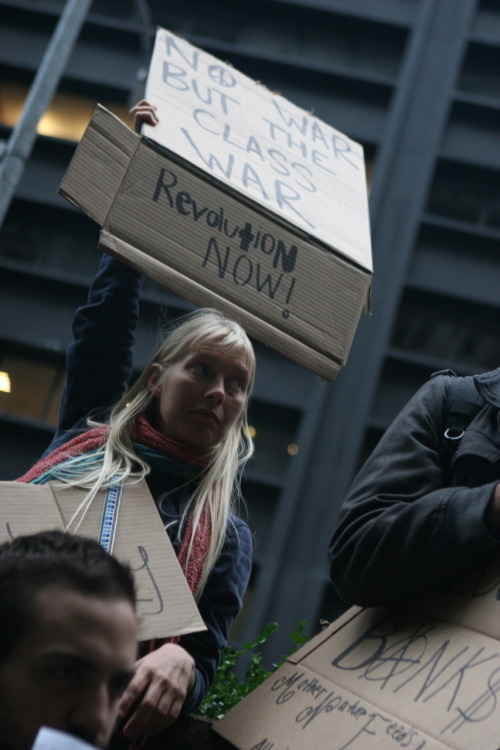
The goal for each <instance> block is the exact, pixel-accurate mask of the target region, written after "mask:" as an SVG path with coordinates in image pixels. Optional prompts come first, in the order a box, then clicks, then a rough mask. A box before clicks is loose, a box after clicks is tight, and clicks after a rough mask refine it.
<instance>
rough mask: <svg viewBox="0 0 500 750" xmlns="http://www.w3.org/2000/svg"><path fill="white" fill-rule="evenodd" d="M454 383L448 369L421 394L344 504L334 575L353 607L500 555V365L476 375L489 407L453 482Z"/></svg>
mask: <svg viewBox="0 0 500 750" xmlns="http://www.w3.org/2000/svg"><path fill="white" fill-rule="evenodd" d="M453 378H454V375H453V374H452V373H447V374H439V373H438V374H437V375H436V376H434V377H433V378H431V379H430V380H429V381H428V382H427V383H426V384H425V385H424V386H423V387H422V388H421V389H420V390H419V391H418V392H417V393H416V394H415V395H414V396H413V398H412V399H411V400H410V401H409V403H408V404H407V405H406V407H405V408H404V409H403V410H402V411H401V413H400V414H399V415H398V416H397V417H396V419H395V420H394V422H393V423H392V425H391V426H390V427H389V428H388V429H387V431H386V432H385V434H384V435H383V437H382V438H381V440H380V442H379V443H378V445H377V447H376V448H375V450H374V452H373V454H372V455H371V457H370V458H369V459H368V460H367V461H366V463H365V464H364V466H363V467H362V469H361V471H360V472H359V474H358V476H357V477H356V479H355V480H354V483H353V485H352V487H351V489H350V491H349V494H348V496H347V497H346V499H345V501H344V503H343V506H342V509H341V512H340V517H339V520H338V524H337V527H336V529H335V532H334V534H333V537H332V540H331V546H330V574H331V579H332V581H333V583H334V585H335V587H336V588H337V590H338V593H339V594H340V596H341V597H342V598H343V599H344V600H345V601H346V602H349V603H351V604H359V605H364V606H378V605H384V604H391V603H396V602H401V601H405V600H408V599H410V598H413V597H415V596H418V595H419V594H422V593H425V592H427V591H429V590H431V589H433V588H437V587H439V586H441V585H446V584H447V583H448V582H449V581H450V580H452V579H454V578H455V576H457V575H460V574H461V573H462V572H463V571H464V570H465V569H467V568H468V567H470V566H472V565H474V564H476V563H478V564H479V563H482V562H484V561H485V560H486V559H487V558H488V557H489V556H490V555H491V554H492V553H493V552H494V551H496V550H499V549H500V540H498V539H495V538H493V537H492V536H491V534H490V533H489V532H488V530H487V529H486V525H485V522H484V514H485V509H486V506H487V505H488V502H489V501H490V498H491V497H492V495H493V491H494V488H495V485H496V484H497V482H498V481H499V480H500V428H499V415H500V368H499V369H497V370H495V371H493V372H489V373H485V374H483V375H477V376H475V377H474V383H475V385H476V388H477V390H478V391H479V393H480V394H481V396H482V397H483V398H484V399H485V401H486V404H485V405H484V406H483V407H482V408H481V409H480V411H479V412H478V413H477V415H476V416H475V417H474V418H473V420H472V421H471V423H470V425H469V427H468V429H467V430H466V431H465V434H464V436H463V438H462V440H461V443H460V447H459V448H458V451H457V453H456V454H455V457H454V458H453V461H452V466H451V469H452V478H451V481H450V480H448V482H445V480H444V478H443V477H444V458H443V451H442V448H441V441H442V435H443V429H444V427H443V425H444V421H443V420H444V416H445V408H446V399H447V395H448V392H449V389H450V386H451V383H452V382H453ZM446 485H448V486H446Z"/></svg>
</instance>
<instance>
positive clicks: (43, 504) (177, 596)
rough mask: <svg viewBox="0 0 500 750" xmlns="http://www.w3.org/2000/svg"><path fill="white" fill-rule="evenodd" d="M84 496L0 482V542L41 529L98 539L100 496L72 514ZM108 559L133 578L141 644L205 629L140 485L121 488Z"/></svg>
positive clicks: (53, 485)
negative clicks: (127, 567)
mask: <svg viewBox="0 0 500 750" xmlns="http://www.w3.org/2000/svg"><path fill="white" fill-rule="evenodd" d="M86 494H87V492H86V490H83V489H78V488H75V487H72V488H68V487H64V486H61V485H57V484H56V483H53V482H50V483H49V484H45V485H31V484H23V483H19V482H0V542H3V541H8V540H9V539H13V538H14V537H16V536H20V535H21V534H33V533H36V532H38V531H44V530H47V529H61V530H66V529H69V531H70V532H72V533H78V534H81V535H82V536H88V537H90V538H92V539H96V540H99V533H100V528H101V521H102V515H103V507H104V502H105V493H104V492H102V493H100V494H98V495H97V496H96V498H95V499H94V500H93V502H92V504H91V505H90V507H89V509H88V511H87V512H86V513H84V514H80V513H76V511H77V509H78V508H80V507H81V506H82V501H83V500H84V498H85V496H86ZM75 513H76V515H75ZM113 554H114V555H116V557H117V558H118V559H119V560H121V561H122V562H124V563H127V564H128V565H130V567H131V569H132V571H133V573H134V578H135V583H136V589H137V616H138V628H139V637H140V639H141V640H148V639H150V638H166V637H168V636H173V635H183V634H185V633H191V632H196V631H200V630H205V625H204V623H203V620H202V618H201V616H200V614H199V612H198V608H197V606H196V604H195V601H194V599H193V597H192V595H191V592H190V591H189V587H188V585H187V582H186V579H185V577H184V575H183V573H182V570H181V568H180V566H179V563H178V561H177V557H176V555H175V552H174V549H173V547H172V544H171V543H170V540H169V538H168V535H167V533H166V531H165V529H164V527H163V524H162V522H161V519H160V516H159V514H158V511H157V510H156V507H155V504H154V500H153V498H152V497H151V494H150V492H149V490H148V487H147V485H146V483H145V481H142V482H138V483H134V484H130V485H126V486H125V487H124V488H123V492H122V498H121V503H120V510H119V517H118V523H117V527H116V533H115V542H114V547H113Z"/></svg>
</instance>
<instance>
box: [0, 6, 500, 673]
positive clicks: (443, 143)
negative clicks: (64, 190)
mask: <svg viewBox="0 0 500 750" xmlns="http://www.w3.org/2000/svg"><path fill="white" fill-rule="evenodd" d="M64 6H65V3H64V1H63V0H0V139H1V141H0V146H3V149H5V145H6V143H7V141H8V139H9V136H10V133H11V130H12V128H14V127H15V125H16V122H17V120H18V117H19V114H20V111H21V108H22V106H23V102H24V100H25V97H26V95H27V92H28V90H29V87H30V85H31V83H32V81H33V78H34V75H35V73H36V70H37V68H38V66H39V65H40V61H41V60H42V58H43V55H44V52H45V50H46V48H47V45H48V44H49V41H50V39H51V35H52V33H53V31H54V28H55V26H56V24H57V22H58V20H59V17H60V15H61V13H62V11H63V8H64ZM157 25H161V26H164V27H165V28H167V29H170V30H171V31H173V32H174V33H177V34H179V35H181V36H184V37H186V38H187V39H188V40H189V41H190V42H192V43H194V44H196V45H198V46H200V47H202V48H204V49H206V50H207V51H209V52H210V53H212V54H214V55H216V56H217V57H220V58H222V59H223V60H228V61H230V62H231V63H232V64H234V66H235V67H237V68H239V69H240V70H242V71H243V72H244V73H246V74H247V75H249V76H251V77H252V78H254V79H256V80H259V81H261V82H263V83H264V84H265V85H266V86H267V87H268V88H270V89H272V90H274V91H279V92H281V93H282V94H283V95H285V96H286V97H287V98H289V99H290V100H292V101H293V102H295V103H296V104H298V105H299V106H301V107H303V108H305V109H307V110H313V111H314V113H315V114H317V115H318V117H320V118H321V119H322V120H324V121H326V122H327V123H329V124H330V125H332V126H333V127H335V128H337V129H339V130H341V131H343V132H345V133H346V134H347V135H348V136H349V137H350V138H352V139H354V140H357V141H359V142H360V143H362V145H363V146H364V149H365V155H366V162H367V180H368V181H369V183H370V188H371V198H370V213H371V222H372V237H373V253H374V266H375V275H374V282H373V305H372V308H373V315H372V316H371V317H367V316H363V319H362V321H361V323H360V326H359V329H358V332H357V334H356V338H355V341H354V345H353V347H352V350H351V354H350V358H349V361H348V364H347V366H346V367H345V368H344V370H343V371H341V373H340V375H339V376H338V377H337V379H336V380H335V382H334V383H333V384H329V383H322V382H320V381H319V380H318V379H317V378H316V377H315V376H314V375H313V374H312V373H310V372H308V371H306V370H304V369H303V368H301V367H299V366H298V365H296V364H294V363H292V362H291V361H288V360H287V359H286V358H284V357H281V356H279V355H278V354H276V353H275V352H273V351H272V350H270V349H266V348H265V347H263V346H261V345H259V344H257V345H256V348H257V354H258V377H257V384H256V390H255V397H254V400H253V404H252V409H251V423H252V427H253V430H254V431H255V442H256V456H255V460H254V461H253V463H252V466H251V468H250V469H249V470H248V472H247V478H246V481H245V487H244V490H245V496H246V501H247V504H248V516H249V523H250V525H251V527H252V529H253V531H254V533H255V539H256V550H255V566H254V573H253V577H252V582H251V587H250V590H249V593H248V596H247V600H246V602H245V607H244V611H243V613H242V615H241V616H240V618H239V620H238V622H237V624H236V625H235V628H234V631H233V642H234V643H235V644H236V645H238V644H239V643H241V642H242V641H244V640H246V639H251V638H253V637H254V636H255V635H257V634H258V633H260V631H261V630H262V628H263V627H264V626H265V625H266V624H267V623H268V622H270V621H273V620H274V621H277V622H278V623H279V625H280V628H279V630H278V632H277V633H276V634H275V635H273V636H272V638H271V639H270V641H269V642H268V645H267V647H266V652H267V656H268V657H269V659H271V658H273V659H274V658H276V657H279V656H281V654H283V653H284V652H286V651H288V650H289V647H290V640H289V633H290V632H291V631H292V630H293V629H294V628H295V626H296V624H297V622H298V621H299V620H301V619H303V618H305V619H307V621H308V626H307V632H308V633H309V634H313V633H315V632H317V630H318V629H319V623H320V620H321V619H324V620H332V619H333V618H334V617H335V616H337V615H338V614H339V613H340V612H341V611H342V609H343V608H344V605H343V604H342V603H341V602H340V601H338V599H337V598H336V596H335V593H334V591H333V589H332V587H331V585H330V584H329V582H328V568H327V547H328V541H329V537H330V533H331V530H332V528H333V525H334V523H335V519H336V517H337V513H338V509H339V505H340V503H341V501H342V498H343V496H344V493H345V491H346V488H347V487H348V485H349V483H350V481H351V479H352V477H353V475H354V473H355V471H356V469H357V468H358V466H359V465H360V462H362V460H363V458H364V456H365V455H366V454H367V452H368V451H370V450H371V448H372V447H373V446H374V444H375V443H376V441H377V440H378V439H379V437H380V435H381V434H382V432H383V430H384V429H385V428H386V426H387V425H388V423H389V421H390V420H391V419H392V417H393V416H394V415H395V413H396V412H397V411H398V410H399V408H400V407H401V406H402V405H403V404H404V403H405V402H406V400H407V399H408V398H409V397H410V395H411V394H412V393H413V392H414V390H415V389H416V388H417V387H418V386H419V385H420V384H421V383H422V382H423V381H424V380H426V379H427V378H428V377H429V375H430V374H431V373H432V372H433V371H435V370H438V369H442V368H447V367H450V368H453V369H454V370H456V371H457V372H458V373H460V374H467V373H471V372H475V371H483V370H487V369H490V368H494V367H496V366H498V365H500V358H499V350H500V294H499V290H500V283H499V281H500V279H499V259H498V255H497V253H498V252H499V250H500V246H499V242H498V241H499V239H500V180H499V177H500V138H499V132H500V127H499V126H500V76H499V74H498V71H499V70H500V3H499V2H498V0H238V1H237V2H236V0H168V2H166V1H165V0H148V1H147V2H146V0H136V1H135V2H134V0H94V2H92V3H91V5H90V9H89V11H88V14H87V16H86V18H85V22H84V25H83V27H82V29H81V32H80V34H79V36H78V40H77V42H76V44H75V46H74V48H73V51H72V54H71V56H70V58H69V61H68V64H67V65H66V68H65V70H64V74H63V77H62V79H61V81H60V83H59V85H58V87H57V93H56V95H55V96H54V98H53V100H52V103H51V104H50V106H49V108H48V110H47V111H46V113H45V115H44V116H43V118H42V119H41V121H40V123H39V128H38V133H39V136H38V138H37V140H36V144H35V147H34V150H33V152H32V154H31V157H30V159H29V161H28V163H27V165H26V168H25V170H24V173H23V176H22V179H21V181H20V184H19V186H18V188H17V190H16V192H15V196H14V198H13V200H12V202H11V204H10V208H9V210H8V213H7V215H6V218H5V220H4V222H3V226H2V227H1V229H0V371H1V373H0V379H1V380H0V479H2V480H8V479H12V478H14V477H16V476H18V475H19V474H20V473H22V472H23V471H24V470H26V469H27V468H28V467H29V466H30V465H31V463H33V461H34V460H36V459H37V458H38V457H39V455H40V453H41V452H42V451H43V449H44V448H45V447H46V446H47V444H48V442H49V440H50V437H51V434H52V431H53V429H54V426H55V424H56V420H57V409H58V401H59V396H60V393H61V388H62V385H63V381H64V353H65V348H66V346H67V344H68V342H69V338H70V326H71V318H72V314H73V311H74V309H75V307H76V306H77V305H78V304H80V303H82V302H83V301H84V300H85V298H86V292H87V288H88V284H89V282H90V280H91V278H92V275H93V272H94V270H95V269H96V267H97V263H98V258H99V254H98V252H97V251H96V245H97V238H98V227H97V226H96V225H95V224H93V222H92V221H91V220H90V219H88V218H87V217H86V216H84V215H83V214H80V213H78V212H77V211H76V210H75V209H73V208H72V207H71V206H70V205H69V204H68V203H67V202H66V201H64V200H63V199H62V198H60V197H59V196H58V195H57V187H58V185H59V182H60V180H61V178H62V175H63V174H64V171H65V169H66V167H67V165H68V163H69V161H70V159H71V156H72V153H73V151H74V148H75V145H76V143H77V141H78V140H79V139H80V137H81V135H82V132H83V129H84V127H85V125H86V124H87V122H88V120H89V119H90V117H91V115H92V112H93V109H94V107H95V105H96V103H97V102H100V103H102V104H104V105H105V106H107V107H108V108H109V109H110V110H111V111H113V112H114V113H115V114H117V115H118V116H120V117H122V118H123V119H124V120H125V121H126V122H127V123H128V118H127V111H128V108H129V106H130V105H131V104H132V103H134V102H135V101H136V100H137V99H138V98H139V97H140V96H141V86H142V85H143V78H144V72H145V70H147V67H148V64H149V56H150V53H151V49H152V42H153V37H154V33H155V28H156V26H157ZM0 153H1V150H0ZM190 307H191V306H190V305H189V303H187V302H186V301H185V300H183V299H181V298H179V297H177V296H176V295H173V294H172V293H170V292H168V291H167V290H165V289H162V288H160V287H159V286H157V285H155V284H154V283H153V282H149V281H148V282H147V284H146V287H145V290H144V295H143V304H142V321H141V326H140V330H139V335H138V344H137V368H138V369H140V368H141V367H142V366H143V364H144V363H145V360H146V357H147V355H148V353H149V351H150V349H151V348H152V346H153V344H154V342H155V340H156V333H157V330H158V318H159V316H161V315H165V314H166V316H167V317H173V316H175V315H178V314H179V313H180V312H182V311H185V310H187V309H190Z"/></svg>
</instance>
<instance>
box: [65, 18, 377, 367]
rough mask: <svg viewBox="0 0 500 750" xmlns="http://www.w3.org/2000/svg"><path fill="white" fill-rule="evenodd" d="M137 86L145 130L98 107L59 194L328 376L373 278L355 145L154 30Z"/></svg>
mask: <svg viewBox="0 0 500 750" xmlns="http://www.w3.org/2000/svg"><path fill="white" fill-rule="evenodd" d="M147 96H148V98H149V100H150V101H151V102H152V103H154V104H155V105H157V107H158V114H159V117H160V124H159V125H158V126H157V127H150V126H147V127H145V132H146V133H147V136H148V137H146V136H145V135H144V136H139V135H137V134H136V133H134V132H133V131H132V130H130V129H129V128H127V127H126V126H125V125H123V124H122V123H121V122H120V121H119V120H118V119H117V118H115V117H114V116H113V115H111V113H109V112H107V110H105V109H104V108H102V107H98V108H97V110H96V112H95V114H94V117H93V118H92V121H91V122H90V124H89V126H88V128H87V131H86V133H85V134H84V136H83V138H82V141H81V142H80V144H79V146H78V148H77V150H76V152H75V155H74V157H73V159H72V161H71V163H70V165H69V168H68V170H67V172H66V175H65V177H64V179H63V181H62V184H61V187H60V192H61V194H62V195H64V196H65V197H66V198H67V199H68V200H70V201H71V202H72V203H74V204H75V205H76V206H78V207H79V208H80V209H82V210H83V211H84V212H85V213H87V214H88V215H89V216H90V217H91V218H93V219H94V220H95V221H96V222H98V223H99V224H100V225H101V226H102V228H103V232H102V234H101V247H102V249H104V250H106V251H108V252H110V253H112V254H114V255H116V256H117V257H120V258H122V259H124V260H126V262H128V263H130V264H131V265H133V266H135V267H137V268H139V269H140V270H142V271H144V272H145V273H147V274H148V275H150V276H152V277H153V278H155V279H156V280H157V281H159V282H161V283H162V284H164V285H166V286H168V287H170V288H171V289H173V290H174V291H176V292H178V293H179V294H181V295H183V296H184V297H186V298H188V299H190V300H191V301H192V302H194V303H195V304H198V305H205V306H215V307H218V308H220V309H222V310H224V311H225V312H227V313H228V314H229V315H231V316H233V317H236V318H237V319H238V320H239V321H240V322H241V323H242V324H243V325H244V326H245V327H246V329H247V330H248V332H249V333H250V334H251V335H253V336H254V337H255V338H257V339H259V340H261V341H263V342H264V343H266V344H268V345H270V346H272V347H274V348H275V349H277V350H278V351H280V352H281V353H283V354H285V355H286V356H289V357H291V358H292V359H294V360H296V361H297V362H299V363H301V364H303V365H305V366H306V367H309V368H310V369H312V370H313V371H315V372H316V373H318V374H319V375H320V376H321V377H324V378H327V379H332V378H333V377H334V376H335V374H336V373H337V372H338V369H339V368H340V367H341V366H342V365H343V364H345V361H346V359H347V356H348V353H349V349H350V346H351V343H352V339H353V337H354V333H355V330H356V327H357V324H358V320H359V316H360V313H361V310H362V309H363V307H364V306H366V305H367V300H368V296H369V289H370V282H371V273H372V266H371V247H370V234H369V219H368V202H367V188H366V180H365V170H364V160H363V151H362V148H361V146H359V144H357V143H355V142H354V141H351V140H350V139H348V138H347V137H346V136H345V135H343V134H342V133H340V132H339V131H336V130H334V129H333V128H331V127H330V126H328V125H326V124H325V123H322V122H321V121H320V120H318V119H317V118H315V117H313V116H312V115H310V114H308V113H306V112H304V111H303V110H300V109H299V108H297V107H295V106H294V105H293V104H291V103H290V102H288V101H287V100H286V99H284V98H283V97H281V96H279V95H277V94H272V93H271V92H269V91H268V90H267V89H265V88H264V87H263V86H261V85H260V84H258V83H256V82H255V81H252V80H251V79H249V78H247V77H246V76H243V75H242V74H241V73H239V72H238V71H235V70H234V69H233V68H231V67H230V66H228V65H226V64H224V63H223V62H221V61H219V60H217V59H216V58H213V57H211V56H210V55H207V54H206V53H204V52H202V51H201V50H198V49H196V48H194V47H192V46H191V45H189V44H188V43H187V42H185V41H183V40H181V39H179V38H177V37H174V35H172V34H170V33H169V32H167V31H165V30H164V29H159V30H158V34H157V39H156V45H155V50H154V53H153V59H152V63H151V68H150V74H149V81H148V93H147ZM153 139H154V140H153Z"/></svg>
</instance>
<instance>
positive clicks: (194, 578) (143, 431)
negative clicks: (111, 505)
mask: <svg viewBox="0 0 500 750" xmlns="http://www.w3.org/2000/svg"><path fill="white" fill-rule="evenodd" d="M108 433H109V429H108V427H94V428H92V429H91V430H88V431H87V432H83V433H81V434H80V435H76V437H74V438H72V439H71V440H68V442H67V443H64V445H61V446H60V447H59V448H56V449H55V450H54V451H52V453H49V455H48V456H45V458H42V459H41V460H40V461H38V463H36V464H35V465H34V466H32V467H31V469H29V471H27V472H26V474H23V476H22V477H19V479H16V482H25V483H26V484H27V483H29V482H33V481H34V480H35V479H37V478H38V477H40V476H42V474H45V472H46V471H48V470H49V469H51V468H53V467H54V466H57V465H58V464H61V463H63V462H64V461H67V460H68V459H69V458H73V457H74V456H79V455H82V454H84V453H90V452H91V451H94V450H98V449H99V448H102V446H103V445H105V443H106V440H107V438H108ZM130 435H131V437H132V439H133V440H135V441H136V442H138V443H142V444H143V445H147V446H149V447H150V448H154V449H155V450H157V451H158V452H159V453H164V454H166V455H168V456H170V457H172V458H175V459H177V460H178V461H182V462H183V463H187V464H191V465H192V466H199V467H200V468H203V467H204V466H206V464H207V459H206V456H201V455H200V454H199V453H198V452H196V451H193V450H191V449H190V448H188V447H187V446H185V445H183V444H182V443H178V442H176V441H175V440H171V439H170V438H167V437H165V436H164V435H162V434H161V433H160V432H158V431H157V430H155V429H154V427H152V426H151V425H150V424H149V422H148V420H147V419H146V417H145V416H144V415H143V414H141V415H139V416H138V417H137V419H136V420H135V424H134V425H133V427H132V428H131V430H130ZM211 533H212V524H211V518H210V510H209V508H208V507H206V506H205V508H204V509H203V512H202V514H201V517H200V521H199V523H198V527H197V529H196V533H195V535H194V540H193V545H192V552H191V555H190V557H189V560H188V551H189V546H190V543H191V538H192V536H193V516H192V513H190V514H189V516H188V519H187V522H186V529H185V531H184V535H183V537H182V541H181V547H180V550H179V554H178V556H177V559H178V560H179V564H180V566H181V568H182V570H183V572H184V575H185V576H186V580H187V583H188V586H189V588H190V591H191V593H192V594H193V595H194V594H195V593H196V591H197V589H198V586H199V583H200V580H201V577H202V575H203V569H204V566H205V561H206V557H207V553H208V548H209V545H210V537H211ZM167 640H168V641H169V642H172V641H176V640H178V639H167ZM165 642H166V641H155V642H154V643H155V644H156V645H155V646H154V647H155V648H158V646H159V645H161V643H165Z"/></svg>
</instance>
